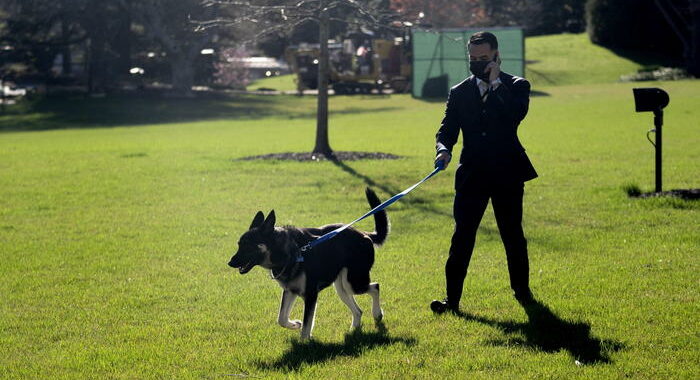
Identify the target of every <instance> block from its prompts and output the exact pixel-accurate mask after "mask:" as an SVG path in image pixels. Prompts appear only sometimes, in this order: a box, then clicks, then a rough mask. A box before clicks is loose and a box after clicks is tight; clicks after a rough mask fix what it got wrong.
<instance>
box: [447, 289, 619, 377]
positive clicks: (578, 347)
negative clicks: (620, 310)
mask: <svg viewBox="0 0 700 380" xmlns="http://www.w3.org/2000/svg"><path fill="white" fill-rule="evenodd" d="M523 308H524V309H525V312H526V313H527V317H528V322H527V323H522V322H514V321H497V320H493V319H489V318H485V317H480V316H475V315H471V314H468V313H464V312H461V311H460V312H458V313H457V315H458V316H459V317H461V318H463V319H465V320H467V321H476V322H479V323H483V324H486V325H489V326H493V327H495V328H497V329H499V330H501V331H502V332H503V333H504V334H505V338H504V339H498V340H495V341H491V342H490V343H492V344H494V345H502V346H514V345H518V346H522V347H525V348H531V349H535V350H538V351H543V352H547V353H555V352H559V351H561V350H566V351H568V352H569V354H570V355H571V356H572V357H573V358H574V359H576V360H578V362H580V363H581V364H582V365H586V364H597V363H611V362H612V360H611V359H610V356H609V355H610V354H611V353H613V352H617V351H619V350H621V349H623V348H625V345H624V344H623V343H621V342H618V341H614V340H607V339H599V338H596V337H594V336H592V335H591V325H590V324H588V323H585V322H574V321H567V320H564V319H562V318H560V317H559V316H557V315H556V314H555V313H554V312H553V311H552V310H550V309H549V307H548V306H547V305H545V304H543V303H542V302H540V301H534V302H532V303H530V304H527V305H525V306H523Z"/></svg>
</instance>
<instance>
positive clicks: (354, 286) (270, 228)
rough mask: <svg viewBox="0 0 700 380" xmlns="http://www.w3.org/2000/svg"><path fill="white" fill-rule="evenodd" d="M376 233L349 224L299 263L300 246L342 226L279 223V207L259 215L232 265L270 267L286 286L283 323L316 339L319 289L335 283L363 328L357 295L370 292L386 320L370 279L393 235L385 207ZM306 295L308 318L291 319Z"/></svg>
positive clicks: (371, 197) (373, 201) (371, 196)
mask: <svg viewBox="0 0 700 380" xmlns="http://www.w3.org/2000/svg"><path fill="white" fill-rule="evenodd" d="M366 195H367V200H368V201H369V205H370V207H371V208H374V207H376V206H377V205H379V204H380V201H379V198H377V195H376V194H375V193H374V191H372V190H371V189H369V188H368V189H367V191H366ZM374 222H375V229H376V231H375V232H364V231H360V230H358V229H355V228H352V227H350V228H348V229H346V230H344V231H343V232H341V233H339V234H338V235H337V236H336V237H334V238H333V239H331V240H328V241H326V242H323V243H321V244H319V245H317V246H315V247H314V248H312V249H310V250H308V251H306V252H304V253H303V257H304V260H303V262H297V258H298V257H299V255H301V254H302V252H301V251H300V248H301V247H303V246H305V245H306V244H307V243H309V242H310V241H312V240H314V239H316V238H318V237H319V236H322V235H323V234H325V233H327V232H330V231H333V230H335V229H336V228H339V227H341V226H342V224H330V225H326V226H323V227H318V228H297V227H293V226H284V227H275V211H274V210H272V211H271V212H270V214H268V215H267V217H265V216H264V215H263V213H262V212H261V211H258V213H257V214H256V215H255V218H254V219H253V223H252V224H251V225H250V228H249V230H248V231H246V232H245V233H244V234H243V235H242V236H241V238H240V240H239V242H238V252H236V254H235V255H234V256H233V257H232V258H231V261H230V262H229V263H228V265H229V266H231V267H233V268H238V269H239V272H240V273H241V274H245V273H248V272H249V271H250V270H251V269H252V268H253V267H255V266H256V265H260V266H261V267H263V268H265V269H269V270H270V271H271V273H272V277H273V278H275V279H276V280H277V282H278V283H279V284H280V286H281V287H282V288H283V289H284V290H283V292H282V304H281V306H280V311H279V317H278V323H279V324H280V325H281V326H282V327H286V328H289V329H299V328H301V338H302V339H309V338H311V330H312V329H313V323H314V314H315V310H316V300H317V299H318V293H319V292H320V291H321V290H323V289H324V288H326V287H328V286H330V285H331V284H333V285H334V286H335V290H336V291H337V293H338V296H339V297H340V299H341V300H342V301H343V302H344V303H345V304H346V305H347V306H348V308H349V309H350V311H351V313H352V327H353V328H357V327H359V326H360V319H361V317H362V310H361V309H360V307H359V306H358V305H357V303H356V302H355V299H354V295H355V294H364V293H368V294H369V295H370V296H371V297H372V315H373V316H374V319H375V321H377V322H379V321H381V319H382V317H383V312H382V309H381V306H380V304H379V284H378V283H376V282H370V270H371V269H372V265H373V264H374V246H375V245H376V246H379V245H381V244H382V243H384V241H385V240H386V237H387V235H388V234H389V219H388V218H387V215H386V212H385V211H380V212H378V213H376V214H375V215H374ZM298 296H300V297H302V298H303V299H304V318H303V319H304V320H303V322H302V321H297V320H289V314H290V312H291V309H292V306H293V305H294V301H295V300H296V298H297V297H298Z"/></svg>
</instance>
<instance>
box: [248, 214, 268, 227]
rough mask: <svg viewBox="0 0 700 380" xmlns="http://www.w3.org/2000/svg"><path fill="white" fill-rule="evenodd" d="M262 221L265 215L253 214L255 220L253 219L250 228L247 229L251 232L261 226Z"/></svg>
mask: <svg viewBox="0 0 700 380" xmlns="http://www.w3.org/2000/svg"><path fill="white" fill-rule="evenodd" d="M264 221H265V215H263V213H262V211H258V213H257V214H255V218H253V223H251V224H250V227H249V228H248V229H249V230H252V229H253V228H255V227H260V226H262V224H263V222H264Z"/></svg>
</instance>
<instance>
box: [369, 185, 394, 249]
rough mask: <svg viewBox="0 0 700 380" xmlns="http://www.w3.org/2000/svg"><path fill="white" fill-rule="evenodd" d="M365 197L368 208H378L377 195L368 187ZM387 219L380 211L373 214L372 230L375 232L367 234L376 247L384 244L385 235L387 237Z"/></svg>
mask: <svg viewBox="0 0 700 380" xmlns="http://www.w3.org/2000/svg"><path fill="white" fill-rule="evenodd" d="M365 194H366V195H367V201H368V202H369V207H370V208H375V207H377V206H379V205H380V204H381V203H382V202H381V201H380V200H379V197H377V194H375V193H374V191H372V189H370V188H369V187H368V188H367V190H365ZM389 228H390V225H389V217H387V216H386V211H384V210H382V211H379V212H378V213H376V214H374V229H375V231H374V232H372V233H370V234H368V235H369V237H370V239H372V242H373V243H374V244H376V245H382V244H384V241H385V240H386V237H387V235H389Z"/></svg>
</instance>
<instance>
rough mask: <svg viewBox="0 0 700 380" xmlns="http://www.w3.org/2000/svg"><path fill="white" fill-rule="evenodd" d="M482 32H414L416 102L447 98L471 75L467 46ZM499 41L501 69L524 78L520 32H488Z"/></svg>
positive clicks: (523, 54) (413, 88)
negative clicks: (450, 91)
mask: <svg viewBox="0 0 700 380" xmlns="http://www.w3.org/2000/svg"><path fill="white" fill-rule="evenodd" d="M479 30H483V29H445V30H437V31H423V30H413V32H412V35H413V40H412V49H413V80H412V83H413V85H412V92H413V96H414V97H416V98H435V97H447V93H448V91H449V89H450V87H452V86H454V85H455V84H457V83H459V82H461V81H462V80H464V78H466V77H468V76H469V75H471V74H470V73H469V62H468V60H469V58H468V53H467V51H466V43H467V42H468V41H469V36H470V35H472V33H475V32H478V31H479ZM487 30H488V31H489V32H492V33H493V34H495V35H496V37H498V45H499V46H498V50H499V51H500V53H501V61H502V63H501V69H502V70H503V71H505V72H507V73H509V74H512V75H517V76H521V77H522V76H524V74H525V44H524V37H523V31H522V29H520V28H493V29H487Z"/></svg>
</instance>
